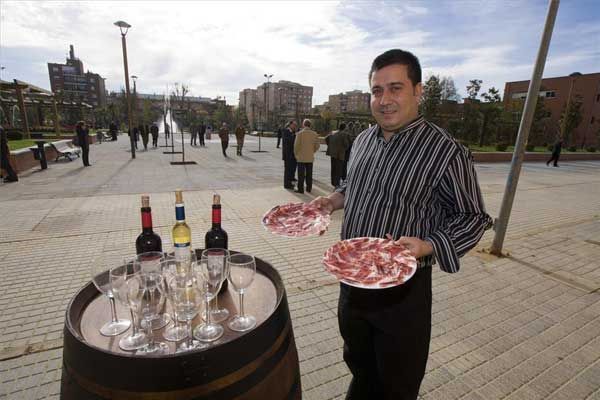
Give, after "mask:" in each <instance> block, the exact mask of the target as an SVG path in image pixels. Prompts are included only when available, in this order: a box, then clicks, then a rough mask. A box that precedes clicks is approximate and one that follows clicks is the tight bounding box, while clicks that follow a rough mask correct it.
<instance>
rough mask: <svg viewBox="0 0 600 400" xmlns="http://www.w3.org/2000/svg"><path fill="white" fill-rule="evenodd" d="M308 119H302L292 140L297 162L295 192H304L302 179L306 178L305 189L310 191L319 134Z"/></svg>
mask: <svg viewBox="0 0 600 400" xmlns="http://www.w3.org/2000/svg"><path fill="white" fill-rule="evenodd" d="M311 125H312V123H311V122H310V119H305V120H304V121H302V130H301V131H300V132H298V133H297V134H296V141H295V142H294V156H295V157H296V161H297V162H298V190H296V193H304V180H305V179H306V191H307V192H308V193H310V192H311V191H312V173H313V162H314V161H315V153H316V152H317V150H319V135H317V132H315V131H313V130H312V129H310V128H311Z"/></svg>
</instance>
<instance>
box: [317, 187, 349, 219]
mask: <svg viewBox="0 0 600 400" xmlns="http://www.w3.org/2000/svg"><path fill="white" fill-rule="evenodd" d="M310 204H311V205H314V206H317V207H319V208H321V209H323V210H325V211H327V212H328V213H329V214H331V213H332V212H334V211H335V210H340V209H342V208H344V195H343V194H341V193H338V192H333V193H331V194H330V195H329V196H327V197H323V196H319V197H317V198H316V199H314V200H313V201H311V202H310Z"/></svg>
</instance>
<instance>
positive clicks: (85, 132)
mask: <svg viewBox="0 0 600 400" xmlns="http://www.w3.org/2000/svg"><path fill="white" fill-rule="evenodd" d="M75 132H76V133H77V144H78V145H79V147H81V160H82V161H83V166H84V167H90V166H91V164H90V159H89V157H90V142H89V132H90V131H89V129H88V127H87V125H86V124H85V122H83V121H79V122H78V123H77V125H75Z"/></svg>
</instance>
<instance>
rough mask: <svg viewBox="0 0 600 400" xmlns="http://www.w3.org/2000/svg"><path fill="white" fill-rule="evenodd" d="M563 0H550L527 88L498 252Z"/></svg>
mask: <svg viewBox="0 0 600 400" xmlns="http://www.w3.org/2000/svg"><path fill="white" fill-rule="evenodd" d="M558 5H559V0H550V2H549V4H548V13H547V15H546V24H545V26H544V32H543V34H542V39H541V42H540V48H539V50H538V54H537V59H536V62H535V68H534V70H533V74H532V76H531V81H530V83H529V89H528V90H527V99H526V100H525V110H524V112H523V116H522V118H521V124H520V126H519V133H518V136H517V143H516V145H515V150H514V152H513V158H512V162H511V166H510V173H509V175H508V180H507V182H506V188H505V189H504V197H503V198H502V205H501V206H500V215H499V216H498V219H497V220H496V222H495V224H494V230H495V231H496V234H495V235H494V241H493V242H492V247H491V248H490V253H492V254H495V255H497V256H500V255H502V246H503V244H504V237H505V236H506V229H507V227H508V220H509V218H510V212H511V209H512V204H513V201H514V199H515V194H516V191H517V184H518V183H519V174H520V173H521V165H522V163H523V154H524V149H525V144H526V143H527V137H528V136H529V129H530V128H531V122H532V121H533V114H534V112H535V105H536V103H537V100H538V93H539V91H540V85H541V82H542V75H543V73H544V65H545V63H546V56H547V55H548V47H549V46H550V39H551V38H552V30H553V28H554V22H555V20H556V14H557V12H558Z"/></svg>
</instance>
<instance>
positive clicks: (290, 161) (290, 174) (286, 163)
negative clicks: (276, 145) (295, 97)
mask: <svg viewBox="0 0 600 400" xmlns="http://www.w3.org/2000/svg"><path fill="white" fill-rule="evenodd" d="M296 127H297V125H296V120H291V121H290V122H288V124H287V126H286V128H285V129H284V130H283V133H282V135H281V139H282V142H281V158H282V160H283V187H284V188H286V189H293V188H294V186H293V184H292V180H293V179H294V174H295V173H296V157H295V156H294V141H295V140H296V133H295V132H296Z"/></svg>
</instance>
